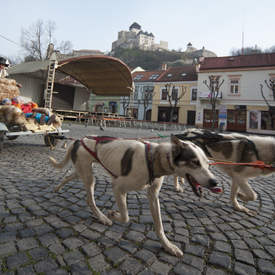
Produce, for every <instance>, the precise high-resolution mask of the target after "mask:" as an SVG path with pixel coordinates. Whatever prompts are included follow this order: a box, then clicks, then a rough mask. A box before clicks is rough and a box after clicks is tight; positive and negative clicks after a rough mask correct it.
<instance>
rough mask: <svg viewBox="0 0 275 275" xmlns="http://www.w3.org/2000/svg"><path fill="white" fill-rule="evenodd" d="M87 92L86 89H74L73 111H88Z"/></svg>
mask: <svg viewBox="0 0 275 275" xmlns="http://www.w3.org/2000/svg"><path fill="white" fill-rule="evenodd" d="M88 100H89V92H88V91H87V90H86V88H81V87H76V88H75V94H74V106H73V110H78V111H87V110H88Z"/></svg>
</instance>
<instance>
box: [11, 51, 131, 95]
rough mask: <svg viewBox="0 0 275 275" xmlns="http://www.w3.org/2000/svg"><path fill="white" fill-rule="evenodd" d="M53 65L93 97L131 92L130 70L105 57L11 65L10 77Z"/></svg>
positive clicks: (96, 56)
mask: <svg viewBox="0 0 275 275" xmlns="http://www.w3.org/2000/svg"><path fill="white" fill-rule="evenodd" d="M53 63H56V66H55V69H56V70H58V71H61V72H63V73H65V74H68V75H69V76H71V77H73V78H74V79H75V80H78V81H79V82H80V83H82V84H83V85H84V86H86V87H87V88H89V89H91V90H92V92H93V93H94V94H96V95H108V96H110V95H116V96H129V95H130V92H131V90H132V84H133V80H132V74H131V71H130V69H129V68H128V67H127V66H126V65H125V64H124V63H123V62H122V61H120V60H119V59H117V58H113V57H109V56H105V55H89V56H80V57H73V58H69V59H64V60H60V61H58V62H55V61H54V60H44V61H34V62H26V63H21V64H18V65H15V66H12V67H11V68H9V69H8V70H7V71H8V73H9V74H10V75H15V74H25V73H33V72H36V71H39V70H48V66H51V65H53Z"/></svg>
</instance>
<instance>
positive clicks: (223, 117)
mask: <svg viewBox="0 0 275 275" xmlns="http://www.w3.org/2000/svg"><path fill="white" fill-rule="evenodd" d="M209 76H214V77H215V78H218V79H219V83H221V82H222V81H224V82H223V84H222V85H221V86H220V89H219V90H220V95H219V96H218V99H217V104H216V114H217V117H218V120H217V121H216V126H215V128H217V127H218V125H220V124H221V123H222V124H223V125H224V127H223V129H224V130H228V131H244V132H250V133H265V134H272V135H274V133H275V132H274V130H275V112H274V109H275V101H274V100H275V98H274V95H273V92H272V90H271V89H269V88H268V87H267V85H266V83H265V81H267V83H268V84H270V83H269V81H270V80H271V81H274V80H275V53H267V54H252V55H240V56H227V57H215V58H201V60H200V63H199V65H198V98H197V110H196V124H197V125H199V126H203V127H206V128H211V122H212V111H211V104H210V100H209V95H210V90H209V89H208V87H207V86H206V85H205V84H204V83H203V81H206V83H208V85H209ZM273 83H274V82H273ZM260 85H263V88H262V91H263V94H264V96H265V98H266V100H267V101H265V99H264V98H263V96H262V94H261V86H260Z"/></svg>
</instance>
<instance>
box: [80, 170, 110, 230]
mask: <svg viewBox="0 0 275 275" xmlns="http://www.w3.org/2000/svg"><path fill="white" fill-rule="evenodd" d="M79 174H80V175H81V179H82V181H83V183H84V187H85V190H86V194H87V204H88V206H89V207H90V208H91V210H92V211H93V212H94V214H95V215H96V216H97V218H98V220H99V221H100V222H101V223H103V224H104V225H112V221H111V220H109V219H108V218H107V217H106V216H105V215H104V214H103V213H102V212H101V211H100V210H99V209H98V208H97V206H96V204H95V199H94V183H95V179H94V175H93V171H92V169H90V171H88V170H86V171H85V172H84V173H79Z"/></svg>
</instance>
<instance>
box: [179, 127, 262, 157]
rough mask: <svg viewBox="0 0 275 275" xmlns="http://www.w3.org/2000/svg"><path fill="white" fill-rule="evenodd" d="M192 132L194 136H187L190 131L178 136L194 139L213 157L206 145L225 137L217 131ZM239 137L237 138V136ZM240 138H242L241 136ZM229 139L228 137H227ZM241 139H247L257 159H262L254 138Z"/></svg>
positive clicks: (183, 138) (184, 138) (182, 138)
mask: <svg viewBox="0 0 275 275" xmlns="http://www.w3.org/2000/svg"><path fill="white" fill-rule="evenodd" d="M190 133H191V134H193V135H195V136H194V137H187V135H188V133H186V134H178V135H176V137H177V138H179V139H181V140H189V141H193V142H194V143H195V144H196V145H197V146H199V147H200V148H201V149H202V150H203V151H204V152H205V154H206V155H207V156H208V157H210V158H212V155H211V154H210V152H209V151H208V150H207V148H206V145H208V144H211V143H214V142H218V141H222V140H223V139H224V137H223V136H221V135H219V134H216V133H203V134H201V133H196V132H190ZM200 138H201V139H216V140H215V141H214V142H209V143H203V142H201V141H199V140H198V139H200ZM236 139H237V138H236ZM239 139H240V138H239ZM225 140H227V139H225ZM241 140H246V141H247V142H248V143H249V145H250V147H251V148H252V150H253V152H254V154H255V156H256V158H257V160H260V158H259V152H258V150H257V148H256V146H255V143H254V142H253V141H252V140H249V139H246V138H243V139H241Z"/></svg>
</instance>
